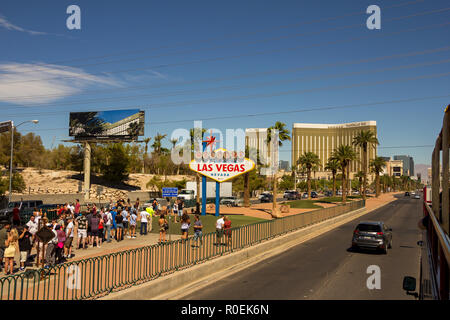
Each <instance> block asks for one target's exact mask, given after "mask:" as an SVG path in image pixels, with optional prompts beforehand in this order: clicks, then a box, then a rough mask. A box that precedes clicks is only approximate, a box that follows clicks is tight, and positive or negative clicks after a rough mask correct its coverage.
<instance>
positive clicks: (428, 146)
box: [278, 143, 434, 156]
mask: <svg viewBox="0 0 450 320" xmlns="http://www.w3.org/2000/svg"><path fill="white" fill-rule="evenodd" d="M341 145H346V144H345V143H343V144H341ZM348 145H351V144H348ZM431 147H434V145H433V144H425V145H418V146H387V147H380V146H377V149H412V148H431ZM327 150H330V149H314V150H313V151H311V152H314V153H316V152H322V151H327ZM292 151H294V149H283V150H280V149H279V150H278V152H292ZM308 152H309V151H308ZM319 156H320V155H319Z"/></svg>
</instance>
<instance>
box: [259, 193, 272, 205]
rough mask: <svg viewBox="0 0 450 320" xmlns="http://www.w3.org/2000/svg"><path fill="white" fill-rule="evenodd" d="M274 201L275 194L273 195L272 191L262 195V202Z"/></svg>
mask: <svg viewBox="0 0 450 320" xmlns="http://www.w3.org/2000/svg"><path fill="white" fill-rule="evenodd" d="M272 201H273V195H271V194H270V193H264V194H263V195H262V196H261V203H263V202H272Z"/></svg>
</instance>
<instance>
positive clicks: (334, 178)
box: [333, 172, 336, 197]
mask: <svg viewBox="0 0 450 320" xmlns="http://www.w3.org/2000/svg"><path fill="white" fill-rule="evenodd" d="M335 196H336V173H334V172H333V197H335Z"/></svg>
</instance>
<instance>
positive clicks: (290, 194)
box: [283, 191, 301, 200]
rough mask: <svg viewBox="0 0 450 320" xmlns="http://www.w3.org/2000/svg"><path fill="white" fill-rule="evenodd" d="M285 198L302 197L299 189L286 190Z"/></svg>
mask: <svg viewBox="0 0 450 320" xmlns="http://www.w3.org/2000/svg"><path fill="white" fill-rule="evenodd" d="M283 198H286V199H287V200H298V199H301V195H300V193H298V191H286V192H285V193H284V195H283Z"/></svg>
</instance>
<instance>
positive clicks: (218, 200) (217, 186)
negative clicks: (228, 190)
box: [216, 182, 220, 217]
mask: <svg viewBox="0 0 450 320" xmlns="http://www.w3.org/2000/svg"><path fill="white" fill-rule="evenodd" d="M219 215H220V183H219V182H216V217H218V216H219Z"/></svg>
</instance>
